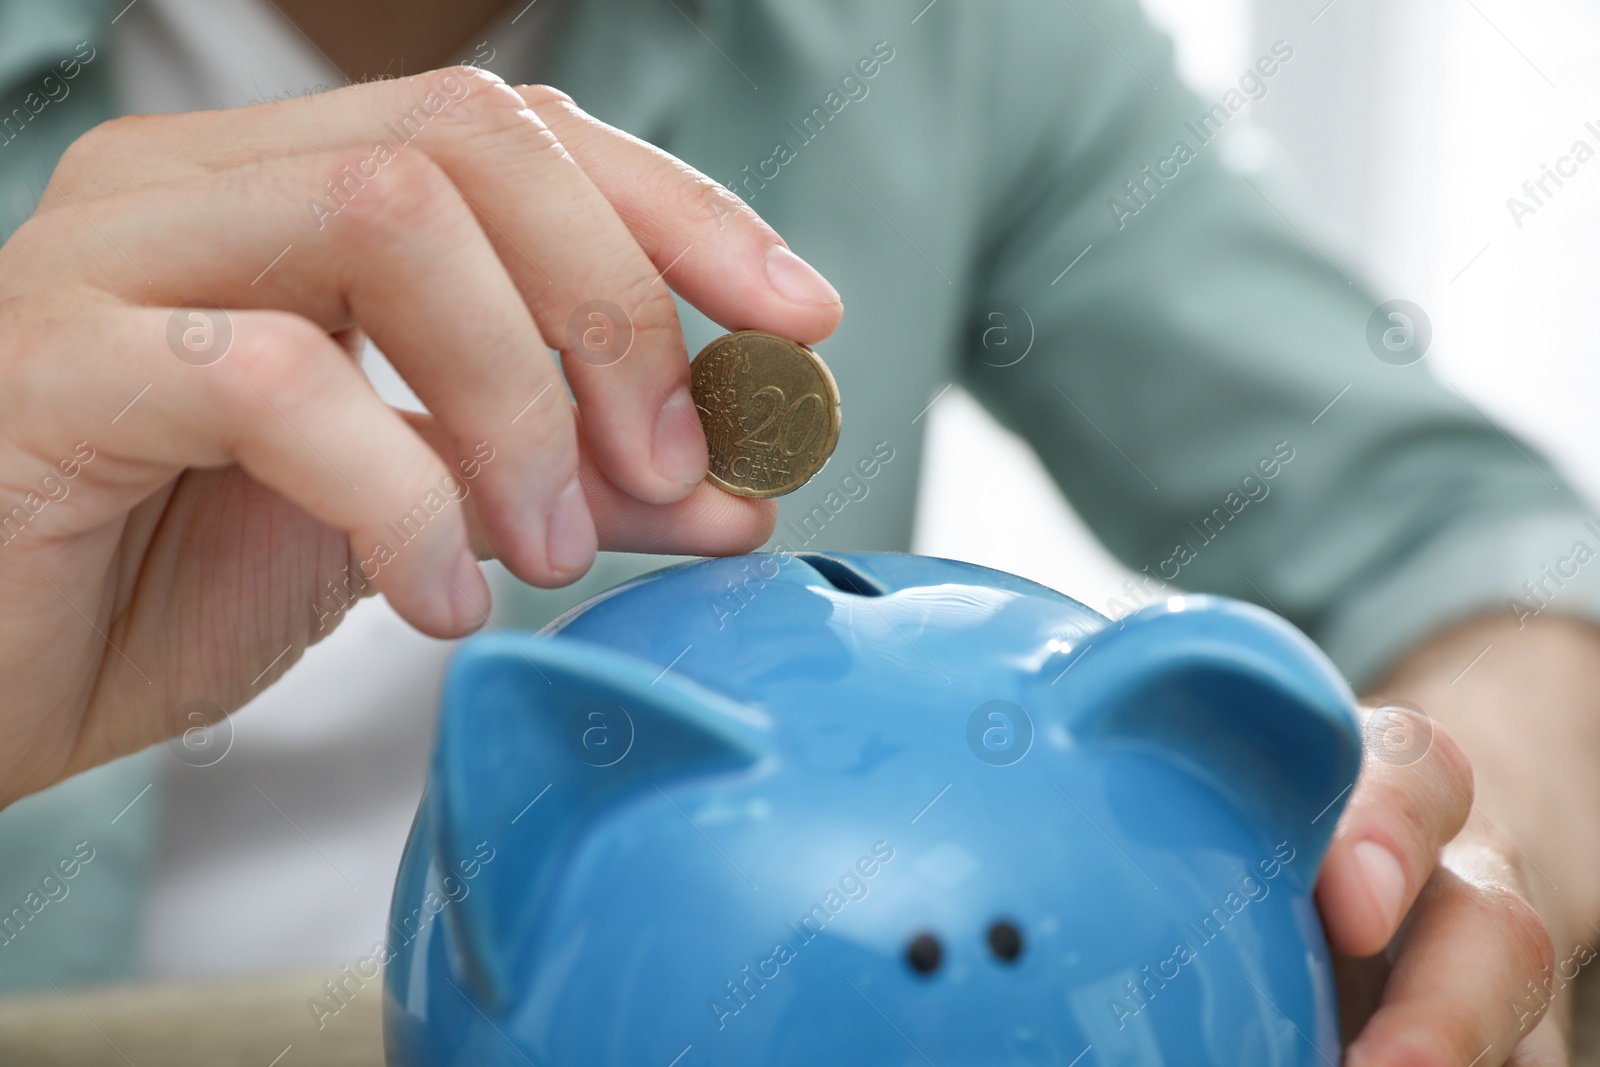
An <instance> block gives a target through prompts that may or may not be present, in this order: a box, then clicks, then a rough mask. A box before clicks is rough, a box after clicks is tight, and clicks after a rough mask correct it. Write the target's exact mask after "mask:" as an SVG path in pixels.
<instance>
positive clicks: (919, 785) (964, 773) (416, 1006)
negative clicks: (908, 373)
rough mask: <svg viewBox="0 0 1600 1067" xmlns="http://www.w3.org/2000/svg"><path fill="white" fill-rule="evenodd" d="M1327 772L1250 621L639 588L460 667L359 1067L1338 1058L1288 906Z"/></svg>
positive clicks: (862, 581)
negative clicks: (379, 1015)
mask: <svg viewBox="0 0 1600 1067" xmlns="http://www.w3.org/2000/svg"><path fill="white" fill-rule="evenodd" d="M1359 761H1360V734H1359V729H1358V726H1357V722H1356V718H1355V703H1354V699H1353V698H1352V696H1351V694H1350V691H1349V689H1348V687H1347V686H1346V685H1345V683H1344V682H1343V680H1342V679H1341V678H1340V677H1339V675H1338V674H1337V672H1336V671H1335V670H1334V669H1333V667H1332V666H1331V665H1330V664H1328V662H1327V661H1326V660H1325V659H1324V658H1323V657H1322V656H1321V654H1320V653H1319V652H1318V651H1317V650H1316V649H1315V648H1314V647H1313V646H1312V645H1311V643H1310V642H1309V641H1307V640H1306V639H1305V638H1304V637H1303V636H1302V635H1300V634H1299V633H1298V632H1297V631H1296V630H1294V629H1293V628H1292V627H1291V626H1289V625H1288V624H1287V623H1285V622H1283V621H1281V620H1279V619H1278V618H1276V617H1275V616H1273V615H1271V614H1269V613H1267V612H1265V611H1262V610H1260V609H1257V608H1254V607H1250V606H1248V605H1244V604H1240V603H1235V602H1232V601H1226V600H1217V599H1212V598H1207V597H1184V598H1174V599H1172V600H1169V601H1166V602H1165V603H1162V604H1158V605H1154V606H1151V607H1149V608H1146V609H1144V610H1142V611H1139V612H1137V613H1135V614H1133V615H1130V616H1129V617H1127V618H1125V619H1123V620H1121V621H1120V622H1111V621H1109V620H1107V619H1105V618H1104V617H1102V616H1100V615H1098V614H1096V613H1095V612H1093V611H1090V610H1089V609H1088V608H1086V607H1084V606H1083V605H1081V604H1079V603H1077V602H1076V601H1073V600H1071V599H1068V598H1067V597H1064V596H1062V595H1060V594H1058V593H1055V592H1052V591H1051V590H1048V589H1045V588H1044V587H1042V586H1038V585H1035V584H1033V583H1031V582H1027V581H1024V580H1023V579H1020V578H1015V577H1012V576H1010V575H1007V574H1002V573H1000V572H997V571H992V570H986V569H984V568H980V567H975V566H970V565H967V564H962V563H955V562H951V561H947V560H937V559H927V558H921V557H916V556H901V555H892V554H859V555H829V556H824V555H777V556H774V555H757V556H746V557H741V558H733V559H718V560H707V561H704V562H699V563H693V564H688V565H685V566H681V567H676V568H673V569H669V570H665V571H661V572H658V573H656V574H653V575H650V576H647V577H645V578H642V579H639V580H638V581H635V582H633V583H630V584H628V585H624V586H622V587H620V588H618V589H615V590H612V591H611V592H609V593H606V594H604V595H602V596H600V597H597V598H595V599H594V600H591V601H590V602H588V603H587V604H585V605H583V606H582V607H580V608H578V609H575V610H574V611H573V612H571V613H569V614H568V615H566V616H564V617H563V618H562V619H560V620H558V621H557V622H555V623H554V624H552V625H551V626H550V627H548V628H547V629H546V630H545V631H544V632H543V633H541V634H539V635H507V634H498V633H497V634H492V635H488V636H483V637H479V638H476V639H474V640H473V641H472V642H470V643H469V644H468V645H467V646H466V647H465V648H464V649H463V650H462V652H461V653H460V654H459V655H458V657H457V658H456V661H455V663H454V665H453V667H452V668H451V671H450V675H449V679H448V681H447V683H446V688H445V695H444V708H443V714H442V719H441V724H440V732H439V742H438V749H437V753H436V756H435V762H434V766H433V771H432V777H431V781H430V784H429V787H428V791H427V795H426V797H425V798H424V800H423V803H422V807H421V810H420V811H419V813H418V816H417V822H416V825H415V827H414V829H413V831H412V836H411V841H410V844H409V845H408V847H407V850H406V856H405V859H404V861H403V863H402V865H401V870H400V877H399V881H398V884H397V886H396V889H395V904H394V913H393V921H392V922H391V929H392V930H394V931H395V933H394V935H393V941H392V944H391V953H390V959H389V963H388V969H387V974H386V990H385V1028H386V1047H387V1052H388V1057H389V1062H390V1063H391V1064H394V1065H407V1067H422V1065H427V1067H446V1065H468V1064H470V1065H474V1067H482V1065H500V1064H507V1065H510V1064H516V1065H522V1064H529V1063H532V1064H536V1065H538V1067H652V1065H654V1067H734V1065H738V1067H818V1065H835V1067H847V1065H855V1064H861V1065H871V1067H926V1065H928V1064H933V1065H935V1067H991V1065H992V1067H999V1065H1007V1067H1013V1065H1015V1067H1022V1065H1040V1067H1044V1065H1056V1067H1108V1065H1112V1064H1117V1065H1124V1064H1125V1065H1130V1067H1131V1065H1139V1067H1159V1065H1182V1067H1208V1065H1215V1067H1224V1065H1226V1067H1256V1065H1283V1067H1288V1065H1294V1067H1311V1065H1313V1064H1316V1065H1322V1064H1327V1063H1336V1062H1338V1060H1339V1057H1340V1053H1339V1032H1338V1025H1337V1021H1338V1020H1337V1011H1336V1004H1335V1000H1334V990H1333V980H1332V974H1331V971H1330V967H1329V962H1328V955H1327V947H1326V943H1325V941H1324V938H1323V933H1322V927H1321V924H1320V921H1319V919H1318V916H1317V913H1316V909H1315V907H1314V905H1313V903H1312V901H1311V896H1310V893H1311V887H1312V885H1313V884H1314V880H1315V876H1316V872H1317V866H1318V863H1319V862H1320V860H1321V857H1322V854H1323V851H1324V849H1325V847H1326V845H1327V842H1328V839H1329V837H1330V835H1331V834H1332V831H1333V827H1334V823H1335V822H1336V820H1337V819H1338V816H1339V811H1340V807H1341V805H1342V803H1343V801H1344V798H1345V797H1347V796H1348V788H1349V786H1350V785H1351V784H1352V783H1353V781H1354V779H1355V776H1356V773H1357V770H1358V767H1359ZM490 853H492V855H493V856H494V860H493V862H492V863H489V864H481V866H480V867H478V868H475V870H476V873H477V876H476V878H475V880H474V882H473V885H472V892H471V893H470V894H466V895H462V894H459V893H457V894H454V895H453V897H452V895H451V894H448V893H447V891H446V889H447V887H446V885H445V880H446V879H447V878H451V877H452V874H453V872H455V871H456V870H457V869H458V865H459V863H460V862H461V861H471V860H472V859H473V858H474V857H479V858H481V857H482V856H483V855H485V854H490ZM419 917H420V919H419Z"/></svg>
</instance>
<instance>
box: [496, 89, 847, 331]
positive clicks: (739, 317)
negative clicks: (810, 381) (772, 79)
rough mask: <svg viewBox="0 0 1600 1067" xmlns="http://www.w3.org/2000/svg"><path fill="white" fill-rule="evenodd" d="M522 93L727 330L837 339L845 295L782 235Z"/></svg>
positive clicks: (677, 164) (616, 134)
mask: <svg viewBox="0 0 1600 1067" xmlns="http://www.w3.org/2000/svg"><path fill="white" fill-rule="evenodd" d="M517 92H519V93H521V94H522V98H523V99H524V100H526V101H527V102H528V105H529V106H530V107H532V108H533V109H534V111H536V112H537V113H538V115H539V117H540V118H541V119H543V120H544V123H545V125H546V126H548V127H549V128H550V131H551V132H552V133H554V134H555V135H556V136H557V137H558V138H560V140H561V143H562V144H563V145H565V146H566V148H567V151H569V152H571V153H572V156H573V158H574V159H576V160H577V161H578V164H579V166H581V167H582V168H583V170H584V172H585V173H586V174H588V176H589V180H590V181H591V182H593V183H594V185H595V187H596V188H597V189H599V190H600V192H601V194H602V195H603V196H604V197H605V198H606V199H607V200H609V201H610V202H611V205H612V207H614V208H615V209H616V211H617V214H618V215H620V216H621V217H622V221H623V222H624V223H625V224H627V227H628V229H629V230H630V231H632V233H633V236H634V239H635V240H636V241H638V242H639V247H641V248H643V249H644V251H645V254H646V255H648V256H649V257H650V259H651V260H652V261H653V262H654V263H655V264H656V265H657V267H659V268H661V269H662V270H663V271H665V270H667V268H668V265H669V264H670V266H671V270H670V273H669V275H668V281H669V282H670V283H671V285H672V288H673V289H674V290H676V291H677V292H678V293H679V294H681V295H682V296H683V298H684V299H685V300H687V301H689V303H691V304H693V305H694V306H695V307H697V308H699V309H700V310H701V311H702V312H704V313H705V316H706V317H707V318H709V319H710V320H711V321H713V322H715V323H718V324H719V325H721V326H723V327H725V328H726V329H729V330H766V331H767V332H768V333H775V334H777V335H778V336H779V337H788V338H791V339H793V340H796V341H800V342H802V343H804V344H815V343H816V342H818V341H821V340H823V339H824V338H826V337H827V336H828V335H829V334H831V333H833V331H834V330H836V329H837V328H838V326H839V319H840V317H841V316H842V315H843V314H844V305H843V304H842V303H841V301H840V299H839V293H838V291H837V290H835V289H834V288H833V286H831V285H829V284H828V282H827V280H826V279H825V278H823V277H822V275H820V274H818V273H817V272H816V270H814V269H813V268H812V267H811V265H810V264H808V263H806V262H805V261H804V260H802V259H801V258H800V257H799V256H797V255H795V254H794V252H792V251H791V250H790V249H789V246H788V245H787V244H785V243H784V240H783V238H781V237H779V236H778V234H777V231H775V230H773V228H772V227H771V226H769V225H767V223H766V222H765V221H764V220H763V219H762V218H761V216H760V215H758V214H756V213H755V211H754V210H752V209H751V208H750V206H749V205H748V204H746V203H745V202H744V201H743V200H740V199H739V198H738V197H737V196H735V195H734V194H733V193H732V192H730V191H729V190H728V189H727V188H725V187H724V186H722V185H720V184H718V183H717V182H715V181H713V180H712V179H710V178H708V177H706V176H705V175H704V174H702V173H700V172H699V171H698V170H695V169H694V168H693V167H691V166H690V165H689V164H687V163H685V162H684V161H683V160H681V159H678V158H677V157H676V156H673V155H671V154H669V153H667V152H663V151H662V150H661V149H659V148H657V147H655V146H654V145H652V144H649V143H648V142H646V141H642V140H640V139H639V138H637V137H634V136H633V135H631V134H628V133H624V132H623V131H621V130H619V129H616V128H615V127H613V126H608V125H606V124H605V123H603V122H601V121H600V120H599V119H597V118H595V117H594V116H592V115H590V114H588V113H587V112H585V111H583V110H582V109H580V108H579V107H578V105H577V104H575V103H574V102H573V100H572V98H571V97H569V96H567V95H566V94H565V93H562V92H559V91H558V90H555V89H551V88H550V87H548V86H543V85H523V86H518V87H517Z"/></svg>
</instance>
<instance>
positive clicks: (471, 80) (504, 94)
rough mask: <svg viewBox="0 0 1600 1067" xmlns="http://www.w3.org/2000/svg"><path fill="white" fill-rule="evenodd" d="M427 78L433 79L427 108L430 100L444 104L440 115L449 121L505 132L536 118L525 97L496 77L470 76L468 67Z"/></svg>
mask: <svg viewBox="0 0 1600 1067" xmlns="http://www.w3.org/2000/svg"><path fill="white" fill-rule="evenodd" d="M425 77H427V78H430V79H433V87H432V88H431V89H430V90H429V97H425V98H424V101H425V105H426V101H427V100H429V99H433V100H435V101H436V102H438V101H443V105H447V106H437V108H436V113H437V114H438V115H439V116H440V117H441V118H443V119H445V120H447V121H451V122H456V123H461V124H465V125H467V126H470V127H473V128H475V129H483V130H487V131H490V132H503V131H505V130H506V129H509V128H511V127H513V126H515V125H520V124H523V123H526V122H528V121H529V119H530V118H531V117H532V113H531V112H529V111H528V104H527V102H526V101H525V100H523V99H522V95H521V94H520V93H518V92H517V91H516V90H515V89H513V88H511V86H509V85H507V84H506V83H505V82H504V81H502V80H501V79H500V78H498V77H495V76H494V75H488V76H487V77H486V76H485V73H484V72H478V73H469V72H468V71H467V69H466V68H460V67H457V68H452V69H451V70H448V71H435V72H434V73H433V74H429V75H425ZM429 109H430V110H435V108H434V107H430V108H429Z"/></svg>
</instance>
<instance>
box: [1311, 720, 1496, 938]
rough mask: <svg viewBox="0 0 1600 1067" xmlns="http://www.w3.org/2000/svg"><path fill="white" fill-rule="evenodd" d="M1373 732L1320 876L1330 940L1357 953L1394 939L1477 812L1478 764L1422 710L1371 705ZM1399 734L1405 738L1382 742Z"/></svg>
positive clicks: (1369, 728) (1321, 903)
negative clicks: (1447, 849) (1442, 854)
mask: <svg viewBox="0 0 1600 1067" xmlns="http://www.w3.org/2000/svg"><path fill="white" fill-rule="evenodd" d="M1391 727H1392V728H1391ZM1366 735H1367V745H1366V753H1365V759H1364V761H1363V766H1362V768H1361V777H1360V779H1359V780H1358V781H1357V783H1356V786H1355V792H1354V794H1353V795H1352V796H1351V798H1350V806H1349V807H1348V808H1346V809H1345V812H1344V815H1343V816H1342V817H1341V818H1340V820H1339V826H1338V828H1337V829H1336V830H1335V831H1334V835H1333V841H1332V843H1331V844H1329V846H1328V855H1327V858H1326V859H1325V860H1324V861H1323V866H1322V874H1321V875H1320V876H1319V877H1318V879H1317V903H1318V905H1319V906H1320V907H1321V910H1322V921H1323V924H1324V926H1325V927H1326V928H1327V931H1328V940H1329V942H1330V943H1331V944H1332V945H1333V946H1334V948H1336V949H1338V950H1339V951H1341V952H1346V953H1349V954H1350V955H1352V956H1370V955H1372V954H1373V953H1375V952H1378V951H1380V950H1382V949H1383V947H1384V946H1385V945H1387V944H1388V943H1389V940H1390V939H1391V938H1392V937H1394V934H1395V931H1396V930H1398V929H1399V926H1400V922H1401V920H1402V919H1403V918H1404V917H1405V914H1406V912H1407V910H1408V909H1409V908H1410V907H1411V904H1412V901H1414V900H1415V899H1416V896H1417V893H1418V892H1419V891H1420V890H1421V888H1422V886H1423V885H1424V884H1425V883H1426V882H1427V881H1428V878H1429V876H1430V875H1432V873H1433V871H1434V868H1435V866H1436V865H1437V863H1438V857H1439V850H1440V849H1441V848H1443V847H1444V846H1445V844H1447V843H1448V842H1449V841H1450V840H1451V839H1452V838H1454V837H1455V836H1456V835H1457V834H1458V833H1460V832H1461V828H1462V826H1464V825H1465V823H1466V820H1467V815H1468V814H1469V812H1470V811H1471V810H1472V766H1471V764H1470V763H1468V761H1467V758H1466V755H1465V754H1464V753H1463V752H1462V751H1461V748H1460V746H1458V745H1457V744H1456V742H1455V740H1454V739H1453V738H1451V737H1450V735H1449V734H1448V733H1446V732H1445V730H1444V728H1443V727H1441V726H1438V725H1437V724H1435V723H1433V722H1432V721H1431V720H1429V719H1428V718H1427V716H1426V715H1424V714H1423V713H1422V712H1420V711H1418V710H1416V709H1413V708H1409V707H1407V706H1405V705H1401V704H1389V705H1385V706H1383V707H1380V708H1375V709H1371V710H1370V711H1369V712H1368V718H1367V730H1366ZM1397 735H1403V736H1404V737H1406V738H1408V741H1407V742H1406V744H1403V745H1399V746H1392V745H1389V744H1386V743H1385V742H1386V740H1387V739H1390V738H1392V737H1394V736H1397Z"/></svg>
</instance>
